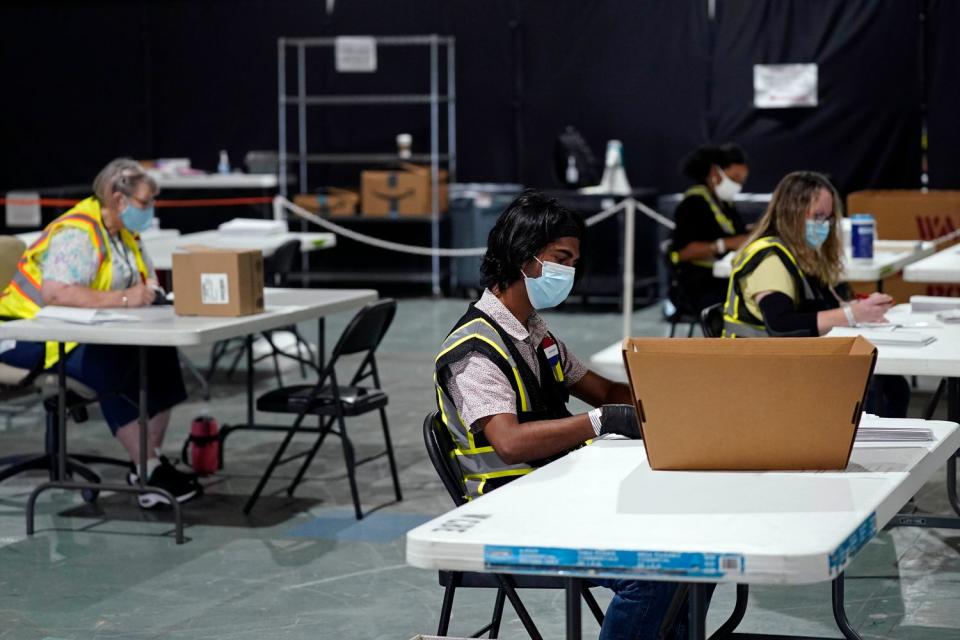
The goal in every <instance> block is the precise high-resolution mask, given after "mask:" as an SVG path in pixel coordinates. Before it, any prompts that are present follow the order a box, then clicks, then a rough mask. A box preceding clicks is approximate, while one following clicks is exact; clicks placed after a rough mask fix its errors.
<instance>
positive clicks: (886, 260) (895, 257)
mask: <svg viewBox="0 0 960 640" xmlns="http://www.w3.org/2000/svg"><path fill="white" fill-rule="evenodd" d="M933 252H934V246H933V243H930V242H919V241H916V240H878V241H877V246H876V251H875V252H874V255H873V258H871V259H869V260H866V259H860V258H857V259H854V258H852V257H851V256H850V252H849V251H847V253H846V254H845V256H844V267H843V275H842V276H841V278H842V279H843V280H845V281H848V282H873V281H875V282H876V283H877V291H883V279H884V278H889V277H890V276H892V275H895V274H897V273H900V271H902V270H903V268H904V267H906V266H907V265H909V264H911V263H913V262H916V261H917V260H921V259H923V258H925V257H926V256H929V255H931V254H932V253H933ZM734 255H736V252H734V251H731V252H730V253H728V254H727V255H725V256H724V257H723V258H721V259H720V260H717V261H716V262H715V263H713V276H714V277H715V278H729V277H730V273H731V272H732V271H733V257H734Z"/></svg>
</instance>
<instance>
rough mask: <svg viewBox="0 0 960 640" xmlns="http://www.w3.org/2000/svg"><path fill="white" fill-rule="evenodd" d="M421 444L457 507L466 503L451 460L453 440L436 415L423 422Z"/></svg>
mask: <svg viewBox="0 0 960 640" xmlns="http://www.w3.org/2000/svg"><path fill="white" fill-rule="evenodd" d="M423 443H424V444H425V445H426V446H427V455H428V456H429V457H430V462H432V463H433V468H434V469H436V470H437V475H438V476H440V481H441V482H443V486H444V488H446V490H447V493H449V494H450V497H451V498H453V502H454V504H456V505H457V506H458V507H459V506H460V505H462V504H464V503H466V501H467V499H466V498H465V497H464V496H465V495H466V493H467V489H466V487H465V486H464V485H463V479H462V478H461V476H460V468H459V465H457V462H456V461H455V460H454V459H453V440H452V439H451V438H450V434H449V433H447V430H446V428H445V427H444V426H443V423H442V422H440V418H439V416H438V415H437V414H436V413H430V414H428V415H427V417H426V418H424V420H423Z"/></svg>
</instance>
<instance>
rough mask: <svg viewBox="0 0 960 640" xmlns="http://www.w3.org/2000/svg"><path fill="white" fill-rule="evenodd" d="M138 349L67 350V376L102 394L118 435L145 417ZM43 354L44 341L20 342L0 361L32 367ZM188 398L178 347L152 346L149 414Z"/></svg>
mask: <svg viewBox="0 0 960 640" xmlns="http://www.w3.org/2000/svg"><path fill="white" fill-rule="evenodd" d="M138 351H139V348H138V347H126V346H114V345H99V344H89V345H87V344H82V345H79V346H77V347H76V348H75V349H73V350H72V351H70V352H69V353H68V354H67V361H66V364H67V367H66V369H67V376H68V377H70V378H73V379H74V380H76V381H78V382H82V383H83V384H85V385H87V386H88V387H90V388H91V389H93V390H94V391H96V392H97V396H98V397H99V400H100V409H101V411H102V412H103V417H104V419H105V420H106V421H107V424H108V425H110V431H111V432H112V433H114V434H116V432H117V429H119V428H120V427H122V426H124V425H126V424H129V423H131V422H133V421H134V420H136V419H137V417H138V416H139V415H140V412H139V409H138V406H139V405H138V398H139V395H138V394H139V389H140V386H139V385H140V377H139V371H140V366H139V354H138ZM43 358H44V344H43V343H40V342H17V346H16V347H14V348H13V349H11V350H10V351H4V352H3V353H0V362H4V363H6V364H9V365H11V366H14V367H20V368H22V369H32V368H33V367H35V366H37V365H38V364H39V363H40V362H42V361H43ZM53 370H54V371H55V370H56V365H54V369H53ZM186 399H187V392H186V390H185V389H184V386H183V375H182V374H181V373H180V358H179V357H178V356H177V350H176V349H174V348H173V347H149V348H148V349H147V414H148V415H149V416H150V417H151V418H152V417H153V416H155V415H157V414H158V413H160V412H162V411H166V410H167V409H169V408H171V407H173V406H174V405H177V404H179V403H181V402H183V401H184V400H186Z"/></svg>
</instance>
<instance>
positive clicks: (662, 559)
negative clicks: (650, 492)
mask: <svg viewBox="0 0 960 640" xmlns="http://www.w3.org/2000/svg"><path fill="white" fill-rule="evenodd" d="M483 561H484V566H485V568H486V569H487V570H491V571H493V570H504V571H507V570H509V571H531V572H540V571H543V570H545V569H550V570H551V571H588V572H591V571H595V572H597V573H618V574H621V573H622V574H645V575H670V576H687V577H704V578H719V577H723V576H724V575H726V574H728V573H733V574H742V573H743V571H744V558H743V556H742V555H741V554H735V553H730V554H728V553H701V552H672V551H621V550H608V549H565V548H559V547H512V546H500V545H486V546H485V547H484V548H483Z"/></svg>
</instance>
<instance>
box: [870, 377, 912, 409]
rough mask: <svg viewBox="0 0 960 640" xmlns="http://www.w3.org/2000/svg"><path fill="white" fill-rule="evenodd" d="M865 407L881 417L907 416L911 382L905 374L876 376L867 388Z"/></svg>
mask: <svg viewBox="0 0 960 640" xmlns="http://www.w3.org/2000/svg"><path fill="white" fill-rule="evenodd" d="M866 404H867V406H866V407H864V409H865V410H866V411H867V412H869V413H872V414H875V415H878V416H880V417H881V418H906V417H907V409H908V408H909V406H910V384H909V383H908V382H907V379H906V378H904V377H903V376H874V377H873V380H871V381H870V387H869V388H868V389H867V400H866Z"/></svg>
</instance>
